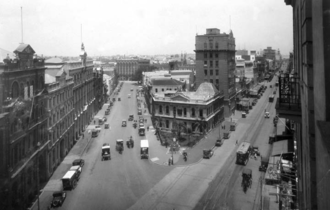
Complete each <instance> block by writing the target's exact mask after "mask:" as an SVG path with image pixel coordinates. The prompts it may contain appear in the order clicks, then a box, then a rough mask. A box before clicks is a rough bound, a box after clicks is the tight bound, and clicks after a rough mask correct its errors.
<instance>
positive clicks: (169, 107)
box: [152, 82, 224, 133]
mask: <svg viewBox="0 0 330 210" xmlns="http://www.w3.org/2000/svg"><path fill="white" fill-rule="evenodd" d="M152 101H153V102H152V104H153V106H152V113H153V117H154V119H155V120H156V122H157V123H156V126H157V128H159V129H161V130H167V131H171V130H175V129H178V127H183V128H184V131H183V132H187V130H190V131H191V132H192V133H203V132H207V131H209V130H210V129H212V128H214V127H215V126H216V125H217V124H219V123H221V122H222V121H223V120H224V107H223V102H224V94H223V93H221V92H219V91H218V90H217V89H216V88H215V87H214V85H213V84H211V83H208V82H204V83H202V84H201V85H200V86H199V87H198V89H197V91H196V92H177V93H175V94H166V93H156V94H153V95H152Z"/></svg>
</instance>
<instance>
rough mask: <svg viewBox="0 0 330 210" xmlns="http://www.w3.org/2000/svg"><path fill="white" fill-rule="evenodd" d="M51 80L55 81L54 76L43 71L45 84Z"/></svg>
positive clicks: (51, 81)
mask: <svg viewBox="0 0 330 210" xmlns="http://www.w3.org/2000/svg"><path fill="white" fill-rule="evenodd" d="M53 82H56V77H55V76H53V75H51V74H48V73H45V84H50V83H53Z"/></svg>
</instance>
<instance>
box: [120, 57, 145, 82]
mask: <svg viewBox="0 0 330 210" xmlns="http://www.w3.org/2000/svg"><path fill="white" fill-rule="evenodd" d="M116 62H117V65H116V67H115V71H116V74H117V75H118V78H119V80H132V79H133V77H134V75H135V73H136V71H137V70H138V68H139V60H138V59H125V60H117V61H116Z"/></svg>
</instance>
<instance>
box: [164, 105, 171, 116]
mask: <svg viewBox="0 0 330 210" xmlns="http://www.w3.org/2000/svg"><path fill="white" fill-rule="evenodd" d="M165 112H166V114H170V110H169V108H168V106H166V108H165Z"/></svg>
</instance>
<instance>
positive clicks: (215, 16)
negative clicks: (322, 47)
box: [0, 0, 293, 56]
mask: <svg viewBox="0 0 330 210" xmlns="http://www.w3.org/2000/svg"><path fill="white" fill-rule="evenodd" d="M93 3H94V4H90V3H89V2H88V4H87V2H86V1H70V2H64V1H62V0H60V1H56V2H45V1H41V0H34V1H29V2H28V3H27V2H26V1H11V2H4V3H3V5H2V7H1V8H0V18H1V20H2V21H1V22H0V29H1V31H2V32H3V33H2V34H1V35H0V43H1V46H0V48H2V49H5V50H8V51H14V50H15V49H16V47H17V46H18V44H19V43H21V42H22V31H21V7H22V10H23V42H24V43H26V44H30V45H31V46H32V47H33V49H34V50H35V51H36V53H37V54H38V55H41V54H43V55H45V56H56V55H58V56H76V55H77V54H78V52H79V51H80V46H81V41H82V42H83V43H84V44H85V49H86V51H87V53H88V55H89V56H111V55H117V54H126V55H127V54H135V55H154V54H177V53H180V52H183V53H188V54H191V53H194V50H195V36H196V34H198V35H202V34H205V33H206V29H207V28H218V29H220V32H221V33H229V31H230V29H231V30H232V31H233V34H234V37H235V39H236V50H239V49H248V50H261V49H265V48H267V47H268V46H271V47H272V48H273V49H276V50H277V49H280V51H281V54H283V55H288V54H289V52H291V51H292V49H293V39H292V36H293V32H292V9H291V8H290V7H287V6H285V4H284V2H282V1H277V0H269V1H267V2H265V1H263V0H253V1H252V0H251V1H244V0H240V1H235V2H234V3H232V2H230V1H229V0H224V1H221V2H218V1H208V2H207V4H202V2H201V1H180V2H175V1H166V2H157V4H155V3H154V2H153V1H148V0H144V1H139V2H134V1H129V0H126V1H121V2H116V3H109V2H105V1H99V0H96V1H94V2H93ZM81 28H82V36H81ZM81 37H82V39H81Z"/></svg>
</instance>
